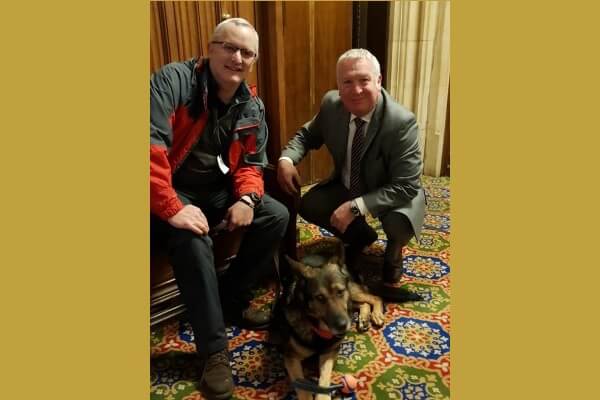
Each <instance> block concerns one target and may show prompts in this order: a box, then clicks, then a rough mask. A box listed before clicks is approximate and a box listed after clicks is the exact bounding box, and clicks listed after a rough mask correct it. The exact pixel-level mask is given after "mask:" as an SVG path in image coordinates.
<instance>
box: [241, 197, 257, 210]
mask: <svg viewBox="0 0 600 400" xmlns="http://www.w3.org/2000/svg"><path fill="white" fill-rule="evenodd" d="M239 201H241V202H242V203H244V204H245V205H247V206H248V207H250V208H254V203H253V202H252V201H250V200H248V199H247V198H245V197H240V200H239Z"/></svg>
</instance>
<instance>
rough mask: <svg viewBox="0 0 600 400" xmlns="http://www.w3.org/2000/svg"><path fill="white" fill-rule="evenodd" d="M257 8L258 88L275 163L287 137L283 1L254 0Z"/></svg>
mask: <svg viewBox="0 0 600 400" xmlns="http://www.w3.org/2000/svg"><path fill="white" fill-rule="evenodd" d="M256 7H257V9H256V29H257V31H258V34H259V37H260V50H259V53H260V55H259V59H258V63H257V71H258V87H259V92H260V96H261V98H262V100H263V102H264V103H265V108H266V119H267V124H268V126H269V142H268V144H267V155H268V157H269V161H270V162H271V163H272V164H276V163H277V159H278V158H279V155H280V153H281V148H282V147H283V145H284V144H285V143H287V138H288V137H289V133H288V132H287V130H288V128H287V126H288V125H287V118H286V115H287V112H286V101H285V99H286V94H287V92H286V85H285V81H286V79H285V68H284V66H285V53H284V39H283V3H281V2H274V3H271V2H257V3H256Z"/></svg>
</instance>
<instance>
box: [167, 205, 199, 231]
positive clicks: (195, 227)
mask: <svg viewBox="0 0 600 400" xmlns="http://www.w3.org/2000/svg"><path fill="white" fill-rule="evenodd" d="M167 222H168V223H169V224H171V225H173V226H174V227H175V228H179V229H189V230H190V231H192V232H194V233H197V234H198V235H206V234H208V229H209V228H208V221H207V219H206V216H205V215H204V213H203V212H202V210H201V209H199V208H198V207H196V206H193V205H191V204H188V205H186V206H183V208H182V209H181V210H179V212H178V213H177V214H175V215H173V216H172V217H171V218H169V219H168V220H167Z"/></svg>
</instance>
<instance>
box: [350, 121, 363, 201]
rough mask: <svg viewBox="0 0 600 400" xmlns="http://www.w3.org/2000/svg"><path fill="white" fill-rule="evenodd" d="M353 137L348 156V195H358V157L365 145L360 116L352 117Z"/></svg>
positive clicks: (359, 191)
mask: <svg viewBox="0 0 600 400" xmlns="http://www.w3.org/2000/svg"><path fill="white" fill-rule="evenodd" d="M354 126H356V132H354V138H353V139H352V150H351V158H350V197H352V198H355V197H358V196H359V195H360V194H361V193H362V192H361V190H360V159H361V155H362V151H363V148H364V146H365V126H366V122H365V121H364V120H362V119H360V118H354Z"/></svg>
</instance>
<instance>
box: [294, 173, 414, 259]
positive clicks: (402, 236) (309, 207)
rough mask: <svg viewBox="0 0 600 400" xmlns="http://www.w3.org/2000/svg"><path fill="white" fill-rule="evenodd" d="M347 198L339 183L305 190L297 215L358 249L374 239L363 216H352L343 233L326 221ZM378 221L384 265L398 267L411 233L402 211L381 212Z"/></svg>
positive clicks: (343, 188)
mask: <svg viewBox="0 0 600 400" xmlns="http://www.w3.org/2000/svg"><path fill="white" fill-rule="evenodd" d="M348 200H351V198H350V193H349V192H348V189H346V187H345V186H344V185H343V184H342V183H341V182H339V181H332V182H329V183H327V184H325V185H322V186H315V187H313V188H312V189H311V190H309V191H308V193H306V194H305V195H304V196H303V197H302V200H301V202H300V210H299V214H300V215H301V216H302V218H304V219H305V220H307V221H308V222H311V223H313V224H315V225H318V226H320V227H323V228H325V229H327V230H328V231H330V232H331V233H333V234H334V235H336V236H337V237H339V238H340V239H342V241H343V242H344V243H346V244H348V245H349V246H350V247H351V248H352V247H354V250H355V251H360V250H362V249H363V248H364V246H366V245H368V244H370V243H372V242H373V240H374V239H373V236H372V235H373V229H372V228H370V227H369V226H368V224H367V222H366V220H365V218H364V217H357V218H355V219H354V221H353V222H352V223H351V224H350V225H349V226H348V228H347V229H346V232H344V233H343V234H342V233H341V232H339V231H338V230H337V229H335V228H334V227H333V226H331V224H330V223H329V220H330V218H331V214H332V213H333V212H334V211H335V209H336V208H338V207H339V206H340V205H341V204H342V203H344V202H346V201H348ZM379 220H380V221H381V225H382V227H383V231H384V232H385V235H386V237H387V240H388V242H387V246H386V249H385V255H384V265H389V266H390V267H392V266H394V267H399V268H400V267H401V266H402V248H403V247H404V246H405V245H406V244H407V243H408V242H409V241H410V239H411V238H412V237H413V236H414V231H413V229H412V225H411V224H410V221H409V220H408V218H407V217H406V216H405V215H404V214H401V213H398V212H393V211H391V212H388V213H386V214H384V215H382V216H381V217H379ZM370 236H371V237H370ZM369 237H370V238H369Z"/></svg>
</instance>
